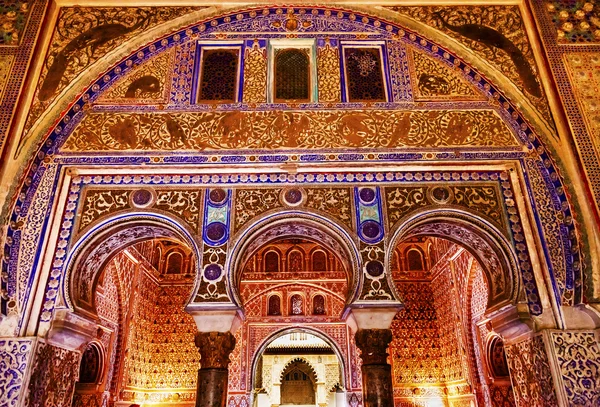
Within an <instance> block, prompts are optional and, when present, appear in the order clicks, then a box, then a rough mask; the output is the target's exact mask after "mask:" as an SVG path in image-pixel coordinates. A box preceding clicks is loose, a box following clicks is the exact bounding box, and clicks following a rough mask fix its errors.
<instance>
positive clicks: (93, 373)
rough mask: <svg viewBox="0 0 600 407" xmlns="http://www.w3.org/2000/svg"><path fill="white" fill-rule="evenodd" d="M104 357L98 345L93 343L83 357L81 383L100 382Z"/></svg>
mask: <svg viewBox="0 0 600 407" xmlns="http://www.w3.org/2000/svg"><path fill="white" fill-rule="evenodd" d="M101 372H102V355H101V353H100V349H99V348H98V345H96V344H94V343H91V344H89V345H88V346H87V348H86V350H85V352H83V355H82V356H81V364H80V365H79V383H86V384H94V383H98V381H99V380H100V373H101Z"/></svg>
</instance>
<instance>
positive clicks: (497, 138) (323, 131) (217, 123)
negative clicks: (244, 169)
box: [63, 110, 520, 152]
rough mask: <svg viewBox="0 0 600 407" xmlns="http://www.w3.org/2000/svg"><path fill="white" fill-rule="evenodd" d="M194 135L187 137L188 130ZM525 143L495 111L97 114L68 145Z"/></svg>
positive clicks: (192, 147)
mask: <svg viewBox="0 0 600 407" xmlns="http://www.w3.org/2000/svg"><path fill="white" fill-rule="evenodd" d="M183 134H186V137H182V136H183ZM519 144H520V143H519V141H517V139H516V138H515V136H514V135H513V133H512V131H511V130H510V129H509V128H508V127H507V126H506V125H505V124H504V123H503V121H502V120H501V118H500V117H499V116H498V115H497V114H496V113H495V112H493V111H490V110H471V111H458V110H442V111H418V110H413V111H407V112H401V111H400V112H399V111H361V112H357V111H349V112H344V111H313V112H310V111H304V112H283V111H281V112H277V111H267V112H251V111H232V112H226V113H220V112H218V113H212V112H206V113H205V112H202V113H193V114H192V113H170V114H165V113H161V114H159V113H153V114H149V113H91V114H89V115H87V116H86V117H85V118H84V119H83V121H82V122H81V124H80V125H79V126H77V128H76V129H75V130H74V132H73V134H72V135H71V137H70V138H69V139H68V140H67V141H66V143H65V145H64V147H63V150H64V151H65V152H69V151H88V152H101V151H143V150H162V151H190V150H195V151H198V150H226V149H275V148H305V149H306V148H308V149H318V148H344V147H371V148H382V147H438V146H479V147H483V146H489V147H493V146H497V147H501V146H502V147H514V146H518V145H519Z"/></svg>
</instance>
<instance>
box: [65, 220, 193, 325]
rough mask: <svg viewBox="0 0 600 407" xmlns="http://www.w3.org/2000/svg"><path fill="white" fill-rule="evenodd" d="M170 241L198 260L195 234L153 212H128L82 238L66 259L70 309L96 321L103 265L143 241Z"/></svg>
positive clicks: (102, 224)
mask: <svg viewBox="0 0 600 407" xmlns="http://www.w3.org/2000/svg"><path fill="white" fill-rule="evenodd" d="M155 238H167V239H175V240H179V241H181V242H182V243H185V244H187V245H188V246H189V247H190V249H191V250H192V252H193V254H194V255H195V257H196V262H195V263H196V264H195V267H196V270H195V271H196V275H197V274H198V267H199V262H198V261H197V260H198V259H199V258H200V257H199V253H200V251H199V248H198V245H197V243H196V241H195V239H194V238H193V235H192V234H191V233H190V231H188V230H187V229H186V227H185V226H182V225H180V224H179V223H177V222H176V221H174V220H173V219H171V218H169V217H166V216H163V215H159V214H154V213H129V214H124V215H119V216H115V217H112V218H109V219H107V220H105V221H104V222H102V223H101V224H98V225H97V226H96V227H95V228H93V229H90V230H89V231H87V233H85V234H84V235H82V236H81V237H80V238H79V240H78V241H77V242H76V243H75V244H74V245H73V247H72V248H71V251H70V254H69V256H68V257H67V260H66V264H67V267H66V272H65V279H64V283H63V295H64V298H65V302H66V305H67V307H68V308H70V309H72V310H73V311H75V313H77V314H81V315H82V316H86V317H89V318H92V319H94V320H95V319H97V312H96V303H95V296H94V292H95V288H96V285H97V283H98V278H99V277H100V274H101V272H102V270H103V269H104V266H105V265H106V264H107V262H108V261H110V259H112V258H113V257H114V255H115V254H116V253H118V252H119V251H121V250H123V249H125V248H127V247H129V246H131V245H133V244H135V243H138V242H141V241H144V240H148V239H155Z"/></svg>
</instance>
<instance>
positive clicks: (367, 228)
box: [360, 220, 382, 240]
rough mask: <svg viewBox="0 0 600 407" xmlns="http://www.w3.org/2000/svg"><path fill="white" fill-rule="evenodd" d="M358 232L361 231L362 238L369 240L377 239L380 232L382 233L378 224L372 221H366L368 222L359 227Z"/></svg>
mask: <svg viewBox="0 0 600 407" xmlns="http://www.w3.org/2000/svg"><path fill="white" fill-rule="evenodd" d="M360 230H361V232H362V234H363V236H364V237H366V238H367V239H369V240H375V239H377V238H378V237H379V236H380V235H381V232H382V230H381V226H380V225H379V223H377V222H375V221H372V220H368V221H366V222H364V223H363V224H362V225H361V227H360Z"/></svg>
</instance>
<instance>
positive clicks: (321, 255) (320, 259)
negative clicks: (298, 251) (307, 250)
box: [312, 250, 327, 271]
mask: <svg viewBox="0 0 600 407" xmlns="http://www.w3.org/2000/svg"><path fill="white" fill-rule="evenodd" d="M312 271H327V255H326V254H325V252H322V251H320V250H317V251H315V252H314V253H313V255H312Z"/></svg>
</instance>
